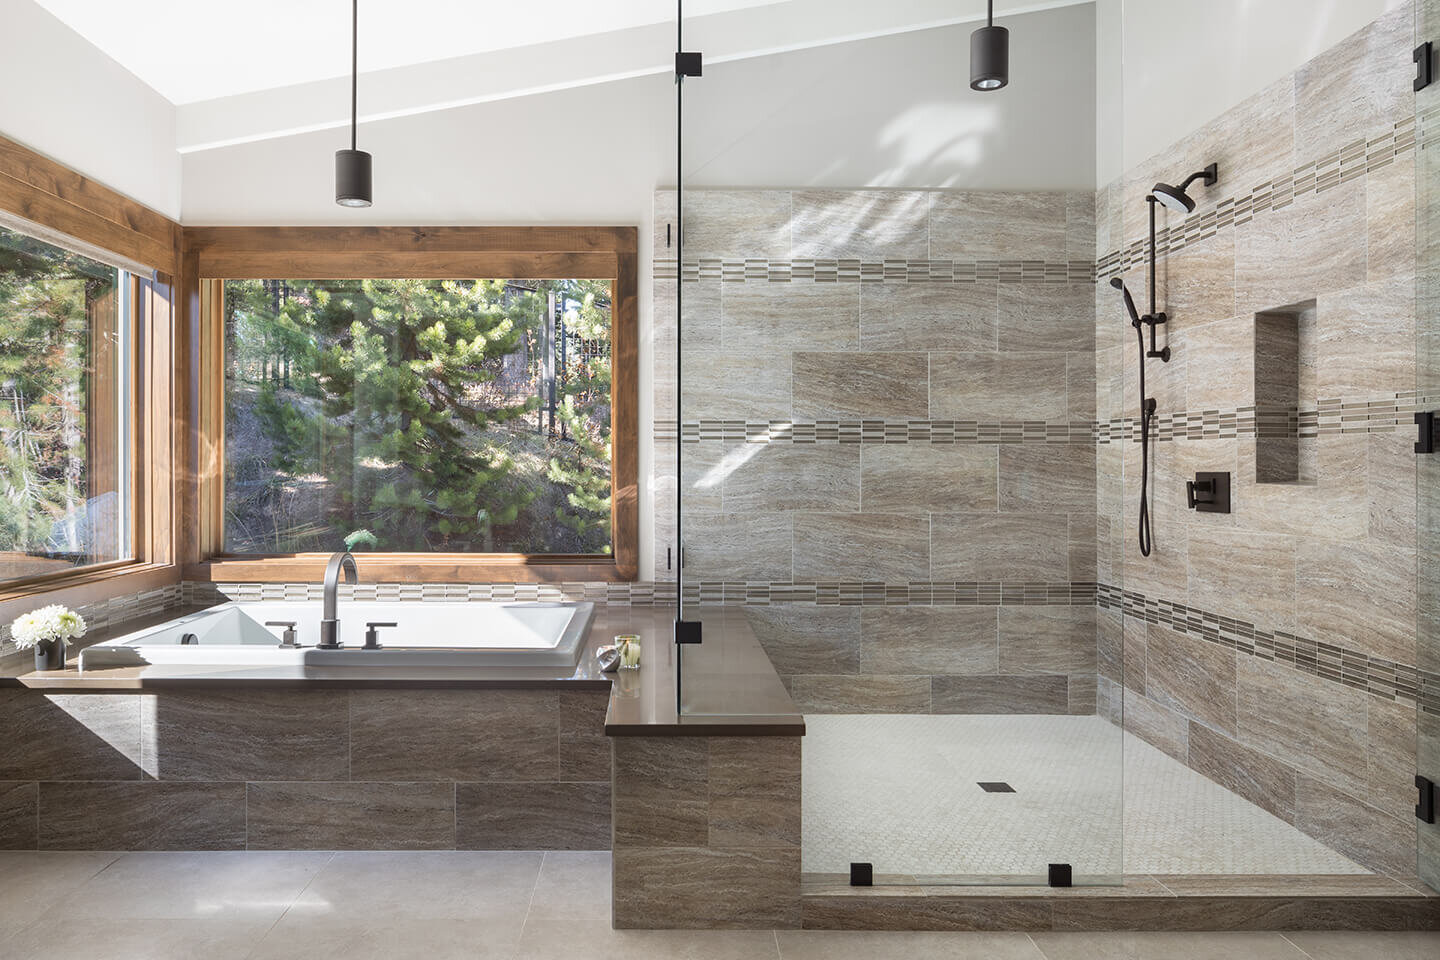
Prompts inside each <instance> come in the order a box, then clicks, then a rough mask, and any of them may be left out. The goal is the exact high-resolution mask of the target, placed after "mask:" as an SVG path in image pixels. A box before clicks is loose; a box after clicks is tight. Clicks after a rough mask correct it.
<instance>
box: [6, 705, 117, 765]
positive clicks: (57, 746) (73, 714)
mask: <svg viewBox="0 0 1440 960" xmlns="http://www.w3.org/2000/svg"><path fill="white" fill-rule="evenodd" d="M142 699H144V698H143V697H139V696H126V697H112V696H106V695H104V694H48V693H38V692H36V691H33V690H25V689H10V690H4V691H0V729H5V730H10V731H12V735H11V736H8V737H5V738H4V739H3V740H0V780H138V779H139V778H140V702H141V700H142Z"/></svg>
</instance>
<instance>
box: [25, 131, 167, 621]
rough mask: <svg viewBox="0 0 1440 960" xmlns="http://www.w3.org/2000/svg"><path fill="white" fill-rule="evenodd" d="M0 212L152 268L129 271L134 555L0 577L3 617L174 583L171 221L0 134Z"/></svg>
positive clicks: (92, 600) (77, 603) (91, 601)
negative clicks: (148, 273)
mask: <svg viewBox="0 0 1440 960" xmlns="http://www.w3.org/2000/svg"><path fill="white" fill-rule="evenodd" d="M0 210H4V211H5V212H7V213H9V214H11V215H13V216H16V217H19V218H21V219H23V220H26V221H29V222H30V223H33V224H36V225H38V226H40V227H44V228H47V229H49V230H53V231H56V232H58V233H60V234H63V235H66V236H69V237H73V238H75V239H76V240H79V241H82V242H83V243H85V244H89V245H91V246H94V247H98V248H100V249H103V250H107V251H109V252H111V253H113V254H115V255H117V256H118V257H119V258H121V259H122V260H126V261H133V262H136V263H143V264H145V265H147V266H150V267H152V268H153V269H154V271H155V274H154V276H153V277H142V276H139V275H137V274H131V282H130V284H129V290H127V291H126V294H127V296H128V297H129V298H130V307H131V310H130V319H131V323H132V329H131V344H132V349H131V356H130V363H131V368H130V374H131V377H132V384H133V386H132V391H131V397H132V400H133V402H132V404H131V411H130V416H131V421H130V425H131V431H130V436H131V448H130V467H131V477H130V480H131V494H130V503H131V505H132V510H133V513H132V517H131V519H132V522H133V527H132V531H131V537H132V539H131V547H132V549H131V553H132V554H133V556H132V558H131V559H128V560H117V561H112V562H109V563H96V564H90V565H88V566H84V567H76V568H74V569H71V570H60V571H56V572H54V573H47V574H41V575H38V576H34V577H25V578H17V579H13V580H7V581H4V582H3V583H0V620H4V619H9V617H11V616H13V615H15V614H17V613H19V612H21V611H23V610H24V609H28V608H30V607H33V606H35V605H36V602H37V598H38V597H41V596H44V598H45V600H46V601H47V602H59V603H66V604H69V605H71V606H78V605H80V604H86V603H93V602H96V601H98V600H103V599H106V598H109V597H114V596H121V595H124V594H127V593H135V592H138V591H143V590H150V589H155V588H157V587H161V586H165V585H167V584H173V583H175V582H177V581H178V580H179V567H178V565H177V564H176V557H177V552H176V545H175V540H174V535H173V530H174V525H173V522H172V521H173V519H174V504H175V503H176V501H177V499H178V493H179V490H178V487H177V481H178V472H177V471H176V470H175V469H174V465H175V462H176V454H177V450H176V444H175V442H174V437H175V433H176V430H175V425H176V422H177V419H178V417H179V414H180V411H179V409H178V405H179V402H180V396H179V394H178V392H177V391H176V390H175V389H174V385H175V383H176V381H177V378H182V377H184V376H185V370H184V369H183V367H181V366H178V365H177V359H178V358H177V356H176V353H175V337H176V333H177V330H176V325H175V310H174V309H173V296H172V294H173V286H172V284H173V278H174V277H176V276H178V275H179V271H180V250H181V230H180V225H179V224H178V223H176V222H175V221H173V220H171V219H169V218H168V217H165V216H163V215H162V214H159V213H156V212H155V211H154V210H151V209H149V208H148V207H144V206H142V205H140V204H138V203H136V202H135V201H133V200H131V199H129V198H128V197H125V196H123V195H121V194H119V193H117V192H115V191H113V190H110V189H109V188H107V187H104V186H101V185H100V184H98V183H95V182H94V181H92V180H89V179H88V178H86V177H84V176H82V175H80V174H78V173H76V172H75V171H73V170H70V169H69V168H67V167H64V166H62V165H60V164H58V163H56V162H55V161H53V160H50V159H48V158H46V157H43V156H41V155H40V154H38V153H35V152H34V151H32V150H30V149H28V148H26V147H24V146H21V145H20V144H18V143H15V142H14V141H12V140H7V139H5V138H3V137H0Z"/></svg>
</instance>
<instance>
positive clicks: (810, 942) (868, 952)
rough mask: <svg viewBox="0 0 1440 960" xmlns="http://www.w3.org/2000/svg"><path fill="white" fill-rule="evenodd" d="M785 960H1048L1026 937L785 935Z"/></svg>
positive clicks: (830, 932)
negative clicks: (927, 959)
mask: <svg viewBox="0 0 1440 960" xmlns="http://www.w3.org/2000/svg"><path fill="white" fill-rule="evenodd" d="M777 938H778V940H779V942H780V960H848V958H852V957H853V958H855V960H862V958H863V960H924V958H929V957H945V958H947V960H970V958H974V960H1043V957H1044V955H1043V954H1042V953H1041V952H1040V951H1039V950H1038V949H1037V948H1036V946H1035V944H1034V943H1033V942H1031V940H1030V938H1029V937H1028V936H1026V935H1025V934H1023V933H941V932H935V931H927V932H915V933H911V932H869V931H864V932H860V931H855V932H852V931H841V930H781V931H780V932H779V933H778V934H777Z"/></svg>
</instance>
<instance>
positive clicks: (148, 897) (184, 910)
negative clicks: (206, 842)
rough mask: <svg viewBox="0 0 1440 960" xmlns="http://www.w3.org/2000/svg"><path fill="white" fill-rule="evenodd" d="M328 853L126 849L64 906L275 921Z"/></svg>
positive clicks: (124, 916) (110, 915)
mask: <svg viewBox="0 0 1440 960" xmlns="http://www.w3.org/2000/svg"><path fill="white" fill-rule="evenodd" d="M330 857H331V854H330V853H329V852H328V851H322V852H290V851H275V852H271V851H240V850H229V851H207V852H163V853H162V852H135V853H127V854H125V855H123V856H121V857H120V858H119V859H117V860H116V861H115V862H114V863H112V864H110V865H109V866H108V867H106V868H105V869H104V870H103V871H101V872H99V873H98V874H96V875H95V877H94V878H93V879H91V880H90V881H89V882H88V883H86V884H85V885H84V886H83V887H81V888H80V889H79V890H78V891H76V893H75V896H74V897H73V898H72V900H71V901H70V903H69V904H68V905H67V906H66V908H65V911H66V913H67V914H74V913H75V912H76V905H77V904H83V905H84V906H83V909H80V910H79V911H78V912H79V913H81V914H82V915H83V916H84V917H86V918H87V919H94V920H105V919H114V920H164V919H176V920H254V921H264V922H266V923H274V922H275V921H276V920H278V919H280V917H281V915H283V914H284V913H285V911H286V909H288V908H289V906H290V904H292V903H293V902H294V901H295V898H296V897H297V896H299V895H300V892H301V891H302V890H304V889H305V885H306V884H308V883H309V882H310V881H311V879H312V878H313V877H314V876H315V874H316V873H317V872H319V870H320V868H321V867H323V866H325V864H326V862H327V861H329V859H330Z"/></svg>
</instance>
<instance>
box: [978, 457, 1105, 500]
mask: <svg viewBox="0 0 1440 960" xmlns="http://www.w3.org/2000/svg"><path fill="white" fill-rule="evenodd" d="M1094 509H1095V447H1094V446H1093V445H1091V444H1088V443H1085V444H1081V443H1047V444H1035V443H1024V444H1009V445H1005V446H1002V447H1001V448H1000V512H1001V513H1044V512H1057V511H1061V510H1063V511H1066V512H1069V513H1084V512H1087V511H1091V510H1094Z"/></svg>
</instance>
